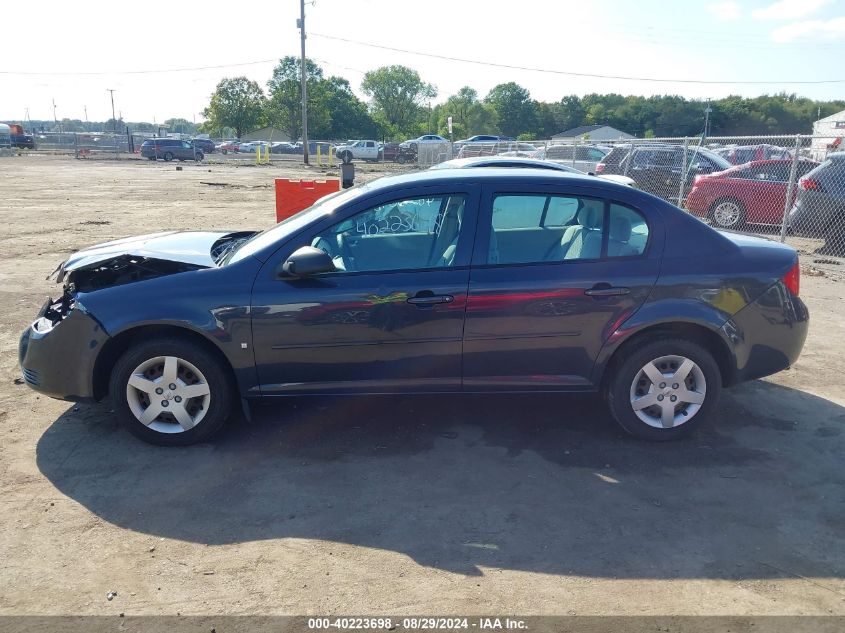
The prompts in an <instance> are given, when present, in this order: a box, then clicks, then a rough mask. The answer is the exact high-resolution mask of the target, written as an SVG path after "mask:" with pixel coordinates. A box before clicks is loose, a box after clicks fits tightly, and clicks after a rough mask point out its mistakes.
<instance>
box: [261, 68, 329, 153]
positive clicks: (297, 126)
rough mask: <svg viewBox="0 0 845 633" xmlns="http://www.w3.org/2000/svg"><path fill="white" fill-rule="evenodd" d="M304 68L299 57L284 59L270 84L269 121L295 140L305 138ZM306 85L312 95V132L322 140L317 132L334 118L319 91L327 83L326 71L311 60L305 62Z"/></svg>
mask: <svg viewBox="0 0 845 633" xmlns="http://www.w3.org/2000/svg"><path fill="white" fill-rule="evenodd" d="M301 68H302V63H301V60H300V59H299V57H293V56H291V55H288V56H287V57H283V58H282V59H281V60H279V63H278V65H277V66H276V67H275V68H274V69H273V76H272V77H271V78H270V81H268V82H267V90H268V92H269V99H268V102H267V107H266V110H265V113H266V118H267V121H268V123H270V125H273V126H275V127H277V128H279V129H280V130H283V131H284V132H285V133H286V134H287V135H288V136H290V138H291V139H297V138H299V137H300V136H302V78H301V74H300V73H301ZM305 81H306V87H307V91H308V128H309V130H310V136H313V137H319V136H321V135H320V134H317V133H316V132H317V131H318V130H319V129H320V128H325V127H327V126H328V125H329V122H330V116H329V113H328V111H327V110H326V108H325V106H324V105H323V102H322V94H321V92H322V91H321V89H320V87H319V84H320V83H322V81H323V69H322V68H320V67H319V66H318V65H317V64H316V63H315V62H314V61H313V60H311V59H308V58H306V59H305Z"/></svg>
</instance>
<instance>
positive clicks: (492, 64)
mask: <svg viewBox="0 0 845 633" xmlns="http://www.w3.org/2000/svg"><path fill="white" fill-rule="evenodd" d="M311 35H312V36H314V37H320V38H323V39H327V40H335V41H338V42H345V43H347V44H357V45H359V46H366V47H369V48H378V49H381V50H385V51H392V52H394V53H407V54H408V55H419V56H420V57H431V58H434V59H443V60H446V61H450V62H461V63H464V64H477V65H479V66H490V67H494V68H507V69H509V70H525V71H530V72H538V73H547V74H552V75H566V76H569V77H587V78H592V79H616V80H622V81H651V82H657V83H681V84H709V85H712V84H724V85H780V84H783V85H787V84H789V85H798V84H801V85H810V84H839V83H845V79H819V80H811V81H808V80H800V81H784V80H780V81H759V80H752V81H714V80H704V79H664V78H661V77H628V76H624V75H602V74H598V73H583V72H576V71H571V70H554V69H551V68H533V67H530V66H517V65H514V64H497V63H495V62H484V61H480V60H477V59H465V58H463V57H451V56H449V55H438V54H436V53H424V52H422V51H412V50H408V49H404V48H395V47H393V46H383V45H381V44H372V43H370V42H360V41H357V40H350V39H347V38H345V37H337V36H334V35H324V34H322V33H314V32H313V31H312V32H311Z"/></svg>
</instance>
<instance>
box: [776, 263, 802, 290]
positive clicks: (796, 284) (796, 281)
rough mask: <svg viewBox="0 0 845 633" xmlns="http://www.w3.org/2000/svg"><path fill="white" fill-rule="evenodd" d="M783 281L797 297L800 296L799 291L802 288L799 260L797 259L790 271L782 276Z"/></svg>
mask: <svg viewBox="0 0 845 633" xmlns="http://www.w3.org/2000/svg"><path fill="white" fill-rule="evenodd" d="M781 281H782V282H783V285H784V286H786V287H787V288H789V291H790V292H791V293H792V294H794V295H795V296H796V297H797V296H798V291H799V290H800V288H801V266H800V265H799V263H798V261H797V260H796V262H795V265H794V266H793V267H792V268H790V269H789V271H788V272H787V273H786V274H785V275H784V276H783V277H781Z"/></svg>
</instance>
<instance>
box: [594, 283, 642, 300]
mask: <svg viewBox="0 0 845 633" xmlns="http://www.w3.org/2000/svg"><path fill="white" fill-rule="evenodd" d="M630 292H631V289H630V288H623V287H622V286H611V285H610V284H596V285H595V286H593V287H592V288H590V289H589V290H585V291H584V294H585V295H587V296H590V297H617V296H619V295H626V294H629V293H630Z"/></svg>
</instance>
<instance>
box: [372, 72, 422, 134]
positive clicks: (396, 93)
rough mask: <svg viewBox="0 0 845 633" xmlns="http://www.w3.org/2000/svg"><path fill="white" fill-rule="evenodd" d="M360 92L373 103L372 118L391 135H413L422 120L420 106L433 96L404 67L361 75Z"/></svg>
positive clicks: (417, 76)
mask: <svg viewBox="0 0 845 633" xmlns="http://www.w3.org/2000/svg"><path fill="white" fill-rule="evenodd" d="M361 90H363V91H364V94H366V95H367V96H368V97H372V100H373V118H374V120H375V121H377V122H380V123H381V125H382V127H383V128H385V129H386V130H387V131H389V133H391V134H413V133H414V132H417V131H418V127H417V124H418V123H419V122H420V121H421V120H426V117H428V114H429V113H428V110H427V109H423V107H422V106H423V104H425V103H427V102H429V101H430V100H431V99H433V98H434V97H436V96H437V89H436V88H435V87H434V86H432V85H431V84H428V83H425V82H424V81H423V80H422V79H421V78H420V75H419V73H417V71H416V70H413V69H411V68H408V67H406V66H383V67H381V68H377V69H376V70H371V71H370V72H368V73H366V74H365V75H364V79H363V81H362V82H361Z"/></svg>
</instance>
